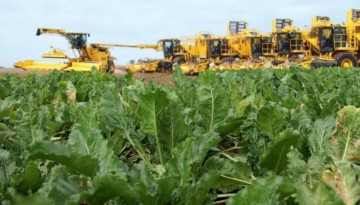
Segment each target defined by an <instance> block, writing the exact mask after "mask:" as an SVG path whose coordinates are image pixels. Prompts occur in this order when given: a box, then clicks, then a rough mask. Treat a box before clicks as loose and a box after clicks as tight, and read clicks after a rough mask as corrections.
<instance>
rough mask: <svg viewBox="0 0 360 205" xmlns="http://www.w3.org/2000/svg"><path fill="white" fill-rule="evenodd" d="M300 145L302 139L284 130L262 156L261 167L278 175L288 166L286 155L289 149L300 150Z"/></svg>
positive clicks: (294, 132) (292, 132)
mask: <svg viewBox="0 0 360 205" xmlns="http://www.w3.org/2000/svg"><path fill="white" fill-rule="evenodd" d="M302 144H303V139H302V137H301V136H300V135H299V133H298V132H297V131H294V130H286V131H284V132H282V133H280V134H279V135H278V136H276V140H275V141H274V142H272V143H271V144H270V145H269V146H268V147H267V148H266V149H265V151H264V153H263V154H262V156H261V159H260V165H261V167H263V168H266V169H268V170H272V171H274V172H275V173H277V174H280V173H281V172H282V171H284V170H285V169H286V167H287V165H288V160H287V154H288V153H289V151H290V148H291V147H294V148H296V149H298V150H300V148H301V147H302Z"/></svg>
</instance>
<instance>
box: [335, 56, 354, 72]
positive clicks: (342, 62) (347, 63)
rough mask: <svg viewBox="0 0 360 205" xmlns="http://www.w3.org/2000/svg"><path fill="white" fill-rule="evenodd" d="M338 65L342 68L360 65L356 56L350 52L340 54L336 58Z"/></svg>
mask: <svg viewBox="0 0 360 205" xmlns="http://www.w3.org/2000/svg"><path fill="white" fill-rule="evenodd" d="M336 65H337V66H339V67H341V68H352V67H358V63H357V59H356V57H355V56H354V55H352V54H350V53H342V54H339V55H338V56H337V58H336Z"/></svg>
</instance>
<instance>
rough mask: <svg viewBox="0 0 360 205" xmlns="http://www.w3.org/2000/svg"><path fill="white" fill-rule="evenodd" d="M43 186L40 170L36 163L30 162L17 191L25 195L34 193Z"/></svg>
mask: <svg viewBox="0 0 360 205" xmlns="http://www.w3.org/2000/svg"><path fill="white" fill-rule="evenodd" d="M41 184H42V178H41V172H40V170H39V169H38V168H37V166H36V164H35V163H34V162H31V161H30V162H28V163H27V165H26V167H25V170H24V174H23V175H22V176H21V179H20V182H19V184H18V186H17V190H18V191H19V192H21V193H23V194H26V193H27V192H28V191H31V192H32V193H34V192H35V191H37V190H38V189H39V188H40V187H41Z"/></svg>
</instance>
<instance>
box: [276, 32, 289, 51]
mask: <svg viewBox="0 0 360 205" xmlns="http://www.w3.org/2000/svg"><path fill="white" fill-rule="evenodd" d="M277 47H278V53H279V54H280V55H283V54H289V53H290V36H289V34H288V33H278V34H277Z"/></svg>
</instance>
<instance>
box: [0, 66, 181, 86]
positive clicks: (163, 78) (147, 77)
mask: <svg viewBox="0 0 360 205" xmlns="http://www.w3.org/2000/svg"><path fill="white" fill-rule="evenodd" d="M50 72H51V71H46V70H22V69H18V68H0V74H16V75H19V76H26V75H28V74H29V73H39V74H41V75H45V74H48V73H50ZM125 74H126V70H125V68H124V67H123V66H117V68H116V69H115V72H114V75H116V76H121V75H125ZM134 77H135V79H136V80H141V81H143V82H151V81H153V82H157V83H160V84H166V85H169V86H173V85H174V83H173V77H172V74H171V73H135V74H134Z"/></svg>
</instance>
